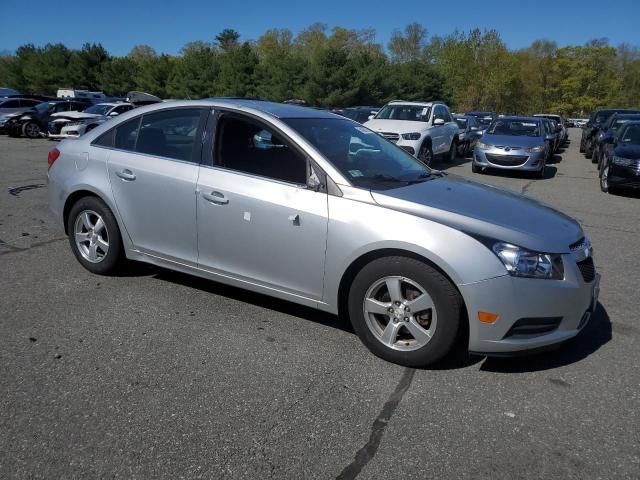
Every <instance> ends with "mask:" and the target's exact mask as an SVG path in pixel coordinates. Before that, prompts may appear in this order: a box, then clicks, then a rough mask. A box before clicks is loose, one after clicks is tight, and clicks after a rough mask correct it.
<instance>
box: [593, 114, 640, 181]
mask: <svg viewBox="0 0 640 480" xmlns="http://www.w3.org/2000/svg"><path fill="white" fill-rule="evenodd" d="M603 152H604V155H603V159H602V168H601V170H600V188H601V190H602V191H603V192H612V191H613V190H615V189H617V188H621V187H625V188H634V189H640V121H634V122H627V123H625V124H624V125H622V126H621V127H620V128H619V129H618V131H617V132H616V135H615V136H613V137H607V138H606V141H605V143H604V145H603Z"/></svg>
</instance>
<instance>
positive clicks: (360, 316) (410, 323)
mask: <svg viewBox="0 0 640 480" xmlns="http://www.w3.org/2000/svg"><path fill="white" fill-rule="evenodd" d="M461 314H462V300H461V298H460V294H459V293H458V291H457V290H456V288H455V287H454V286H453V285H452V284H451V282H450V281H449V280H448V279H447V278H446V277H444V276H443V275H442V274H441V273H440V272H439V271H438V270H436V269H435V268H433V267H431V266H430V265H428V264H426V263H423V262H421V261H419V260H416V259H412V258H406V257H384V258H379V259H377V260H374V261H372V262H371V263H369V264H368V265H366V266H365V267H364V268H363V269H362V270H361V271H360V272H359V273H358V274H357V275H356V277H355V279H354V281H353V283H352V285H351V289H350V291H349V317H350V319H351V323H352V325H353V328H354V330H355V331H356V333H357V334H358V336H359V337H360V339H361V340H362V342H363V343H364V344H365V345H366V346H367V347H368V348H369V349H370V350H371V351H372V352H373V353H374V354H375V355H377V356H379V357H381V358H384V359H385V360H388V361H391V362H395V363H398V364H400V365H405V366H408V367H424V366H427V365H430V364H433V363H434V362H436V361H438V360H439V359H441V358H442V357H443V356H444V355H446V354H447V353H448V352H449V351H450V350H451V348H452V346H453V344H454V342H455V339H456V335H457V332H458V326H459V323H460V317H461Z"/></svg>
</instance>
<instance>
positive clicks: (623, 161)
mask: <svg viewBox="0 0 640 480" xmlns="http://www.w3.org/2000/svg"><path fill="white" fill-rule="evenodd" d="M611 161H612V162H613V163H615V164H616V165H620V166H621V167H631V166H633V165H634V164H635V162H636V161H635V160H633V159H631V158H623V157H618V156H617V155H616V156H614V157H613V158H612V159H611Z"/></svg>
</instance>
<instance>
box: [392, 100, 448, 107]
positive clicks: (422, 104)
mask: <svg viewBox="0 0 640 480" xmlns="http://www.w3.org/2000/svg"><path fill="white" fill-rule="evenodd" d="M387 105H416V106H418V107H432V106H434V105H444V103H442V102H406V101H404V100H392V101H391V102H389V103H387ZM445 106H446V105H445Z"/></svg>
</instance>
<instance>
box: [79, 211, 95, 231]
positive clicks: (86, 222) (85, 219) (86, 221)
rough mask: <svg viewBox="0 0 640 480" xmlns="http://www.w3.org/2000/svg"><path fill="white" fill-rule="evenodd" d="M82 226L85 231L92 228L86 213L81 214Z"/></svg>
mask: <svg viewBox="0 0 640 480" xmlns="http://www.w3.org/2000/svg"><path fill="white" fill-rule="evenodd" d="M81 218H82V225H84V228H86V229H87V230H91V229H92V228H93V223H91V219H90V218H89V214H88V213H87V212H82V217H81Z"/></svg>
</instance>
